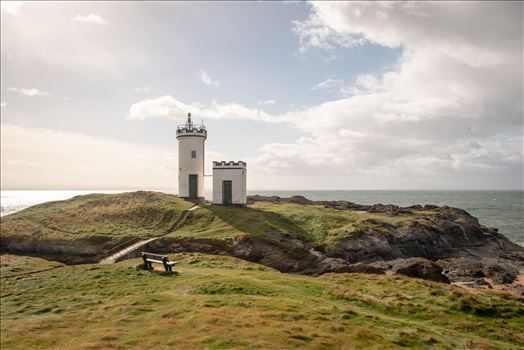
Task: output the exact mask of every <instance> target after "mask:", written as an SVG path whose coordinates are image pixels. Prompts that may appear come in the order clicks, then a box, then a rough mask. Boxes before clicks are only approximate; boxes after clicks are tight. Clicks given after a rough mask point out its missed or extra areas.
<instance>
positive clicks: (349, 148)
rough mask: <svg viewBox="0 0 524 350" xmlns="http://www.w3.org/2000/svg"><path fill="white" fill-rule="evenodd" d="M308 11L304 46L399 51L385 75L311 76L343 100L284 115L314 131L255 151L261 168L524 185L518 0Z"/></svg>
mask: <svg viewBox="0 0 524 350" xmlns="http://www.w3.org/2000/svg"><path fill="white" fill-rule="evenodd" d="M311 9H312V11H311V15H310V17H309V18H308V19H307V20H306V21H304V22H295V31H296V33H297V34H298V36H299V40H300V43H301V52H303V53H304V54H305V53H306V52H307V50H308V49H309V48H317V49H318V48H321V49H325V50H331V49H333V48H334V47H337V46H342V47H352V46H355V45H363V44H365V43H373V44H376V45H380V46H384V47H390V48H397V47H401V48H402V50H403V53H402V55H401V57H400V59H399V61H398V62H397V64H396V65H395V66H394V67H393V68H392V69H391V70H390V71H387V72H385V73H381V74H362V75H359V76H357V77H356V80H355V83H354V84H352V85H351V86H349V85H345V83H344V82H343V81H341V80H339V79H333V78H330V79H327V80H325V81H322V82H320V83H319V84H317V85H316V86H315V87H314V88H313V89H314V90H318V89H330V88H331V89H338V90H339V92H341V93H342V95H343V96H344V95H345V96H348V97H346V98H341V99H339V100H336V101H330V102H326V103H323V104H320V105H317V106H313V107H310V108H308V109H306V110H302V111H294V112H288V113H286V114H285V115H284V116H283V119H285V120H286V121H287V122H288V123H289V125H291V126H292V127H295V128H298V129H300V130H302V131H303V132H305V133H306V134H307V135H310V136H308V137H305V138H300V139H298V140H297V141H295V142H292V143H275V144H268V145H266V146H264V147H262V148H261V150H260V151H261V155H260V156H259V158H258V159H257V164H258V165H259V166H260V167H261V168H265V169H267V170H268V171H270V172H271V173H275V174H276V173H279V172H280V173H285V174H289V175H293V174H294V175H300V174H309V175H311V176H321V175H322V173H324V174H341V173H342V174H348V175H351V176H370V175H372V176H371V178H375V179H378V178H381V177H383V176H384V174H388V175H390V176H391V178H390V179H393V178H394V177H395V176H396V178H395V179H394V180H392V181H393V182H395V183H397V184H398V183H400V179H401V178H402V177H403V176H404V177H406V176H416V175H420V176H425V177H426V178H430V177H431V178H432V179H435V178H438V177H439V176H441V177H442V178H440V179H438V181H439V182H440V183H443V182H447V183H449V181H450V180H452V179H456V180H457V181H462V183H463V184H464V183H465V184H466V186H467V185H468V184H469V183H468V182H464V181H467V180H464V179H465V178H466V177H468V178H469V180H470V181H471V183H475V179H477V178H484V179H487V178H489V176H490V175H489V174H490V173H493V174H497V176H506V178H507V177H508V176H509V177H511V181H512V185H511V186H517V185H518V184H520V186H522V169H523V158H524V156H523V151H522V150H523V137H522V123H523V120H522V115H523V111H522V94H523V90H522V71H523V67H522V60H523V52H522V39H523V37H522V36H523V34H522V15H521V14H522V3H468V2H459V3H457V2H453V3H435V2H424V3H422V2H417V3H401V2H386V3H374V2H373V3H371V2H314V3H312V4H311ZM385 19H387V20H385ZM488 22H489V23H499V24H500V25H495V26H493V27H489V28H488V27H486V26H485V23H488ZM442 23H446V25H442ZM501 23H503V25H501ZM508 135H509V136H508ZM472 144H473V145H476V146H475V147H471V146H469V145H472ZM461 176H462V178H461ZM494 176H495V175H494ZM446 178H447V179H446ZM495 178H496V177H494V179H495ZM459 179H460V180H459ZM492 180H493V179H492ZM415 181H416V183H423V182H424V180H423V179H421V178H417V179H416V180H415ZM492 183H493V182H492ZM429 185H431V184H429Z"/></svg>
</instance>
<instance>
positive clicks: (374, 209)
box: [368, 204, 398, 213]
mask: <svg viewBox="0 0 524 350" xmlns="http://www.w3.org/2000/svg"><path fill="white" fill-rule="evenodd" d="M368 213H398V205H393V204H386V205H384V204H375V205H372V206H371V208H369V209H368Z"/></svg>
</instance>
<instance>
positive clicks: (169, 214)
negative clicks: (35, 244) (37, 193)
mask: <svg viewBox="0 0 524 350" xmlns="http://www.w3.org/2000/svg"><path fill="white" fill-rule="evenodd" d="M192 205H193V204H192V203H190V202H186V201H184V200H182V199H180V198H178V197H177V196H174V195H169V194H164V193H159V192H144V191H138V192H128V193H120V194H89V195H84V196H76V197H74V198H71V199H69V200H65V201H54V202H47V203H43V204H39V205H35V206H32V207H30V208H27V209H25V210H22V211H20V212H17V213H14V214H11V215H8V216H6V217H4V218H2V220H1V229H2V236H19V237H20V236H21V237H27V238H38V239H66V240H70V239H80V238H91V239H92V240H94V241H96V240H97V239H98V240H100V241H102V242H103V241H106V240H108V239H115V238H119V237H123V236H140V237H154V236H158V235H161V234H164V233H166V230H168V229H169V228H170V227H171V226H172V225H173V224H174V223H175V221H176V220H177V218H178V216H179V215H180V214H181V213H182V211H183V210H185V209H187V208H189V207H191V206H192Z"/></svg>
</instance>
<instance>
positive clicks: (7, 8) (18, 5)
mask: <svg viewBox="0 0 524 350" xmlns="http://www.w3.org/2000/svg"><path fill="white" fill-rule="evenodd" d="M23 5H24V3H23V1H1V2H0V10H1V12H2V14H4V13H5V14H8V15H11V16H17V15H18V14H19V13H20V11H21V10H22V6H23Z"/></svg>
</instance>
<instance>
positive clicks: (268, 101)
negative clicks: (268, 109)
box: [257, 100, 276, 105]
mask: <svg viewBox="0 0 524 350" xmlns="http://www.w3.org/2000/svg"><path fill="white" fill-rule="evenodd" d="M257 103H258V104H259V105H274V104H275V103H276V101H275V100H260V101H258V102H257Z"/></svg>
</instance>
